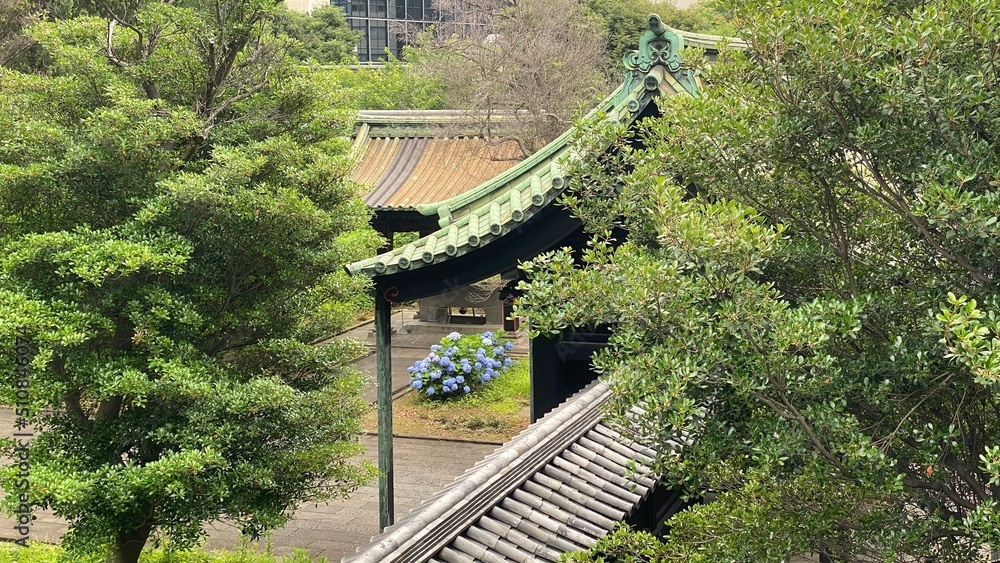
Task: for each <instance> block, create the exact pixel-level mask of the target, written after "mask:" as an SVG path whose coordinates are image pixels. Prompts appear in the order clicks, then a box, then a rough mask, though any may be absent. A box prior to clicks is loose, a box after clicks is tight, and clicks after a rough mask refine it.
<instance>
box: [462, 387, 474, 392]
mask: <svg viewBox="0 0 1000 563" xmlns="http://www.w3.org/2000/svg"><path fill="white" fill-rule="evenodd" d="M462 389H463V390H464V391H465V392H466V393H468V392H469V391H472V389H469V386H468V385H466V386H465V387H462Z"/></svg>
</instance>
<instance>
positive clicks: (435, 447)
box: [0, 407, 497, 563]
mask: <svg viewBox="0 0 1000 563" xmlns="http://www.w3.org/2000/svg"><path fill="white" fill-rule="evenodd" d="M13 423H14V416H13V411H12V409H10V408H7V407H0V429H2V432H0V435H3V436H7V437H9V436H10V435H11V433H12V429H13ZM361 443H362V444H363V445H364V446H365V448H366V450H367V451H366V453H365V455H364V456H362V459H367V460H369V461H371V462H372V463H375V460H376V452H377V448H376V437H375V436H370V435H365V436H362V437H361ZM496 447H497V446H496V445H495V444H479V443H467V442H450V441H444V440H427V439H414V438H399V437H397V438H396V439H395V441H394V453H395V456H394V457H395V461H396V468H395V472H396V475H395V510H396V515H397V516H403V515H404V514H406V513H407V512H409V510H410V509H411V508H414V507H416V506H417V505H419V504H420V502H421V501H422V500H424V499H427V498H430V497H431V496H432V495H433V494H434V493H436V492H437V491H439V490H441V489H442V488H443V487H444V486H445V485H447V484H449V483H450V482H451V481H453V480H454V479H455V477H457V476H459V475H461V474H462V473H464V472H465V470H466V469H468V468H470V467H472V466H473V465H475V464H476V462H478V461H479V460H481V459H482V458H483V457H485V456H486V455H487V454H489V453H490V452H492V451H493V450H494V449H495V448H496ZM35 516H37V520H36V521H35V523H34V525H33V527H32V530H31V536H30V537H31V539H32V540H34V541H45V542H50V543H56V542H58V541H59V538H60V537H62V535H63V534H64V533H65V532H66V524H65V522H64V521H63V520H62V519H60V518H57V517H56V516H54V515H53V514H52V513H51V511H36V512H35ZM13 526H14V522H13V520H12V519H11V518H8V517H6V516H0V539H15V538H17V537H19V536H18V534H17V533H16V532H15V531H14V529H13ZM206 529H207V531H208V542H207V543H206V546H205V547H207V548H208V549H233V548H236V547H239V546H240V545H241V539H240V534H239V530H237V529H236V528H235V527H233V526H232V525H230V524H226V523H215V524H214V525H212V526H208V527H207V528H206ZM377 533H378V486H377V484H372V485H370V486H366V487H362V488H360V489H358V490H357V491H355V492H354V493H353V494H352V495H351V496H350V498H348V499H346V500H336V501H331V502H330V503H329V504H321V505H303V506H301V507H300V508H299V510H298V511H297V512H296V513H295V518H294V519H293V520H292V521H291V522H289V523H288V524H287V525H286V526H285V527H283V528H281V529H278V530H275V531H274V532H273V533H272V534H271V537H270V544H271V546H272V550H273V552H274V553H276V554H279V555H283V554H287V553H291V551H292V549H293V548H297V547H299V548H303V549H305V550H307V551H308V552H309V555H310V556H311V557H312V558H314V559H318V558H320V557H326V558H327V559H328V560H329V561H330V562H331V563H333V562H336V561H340V560H341V558H343V557H344V556H346V555H349V554H351V553H354V550H355V549H357V547H358V546H361V545H367V544H368V542H369V541H370V540H371V537H372V536H374V535H375V534H377ZM266 544H267V540H263V541H261V542H260V543H259V548H260V549H261V550H263V549H265V548H266Z"/></svg>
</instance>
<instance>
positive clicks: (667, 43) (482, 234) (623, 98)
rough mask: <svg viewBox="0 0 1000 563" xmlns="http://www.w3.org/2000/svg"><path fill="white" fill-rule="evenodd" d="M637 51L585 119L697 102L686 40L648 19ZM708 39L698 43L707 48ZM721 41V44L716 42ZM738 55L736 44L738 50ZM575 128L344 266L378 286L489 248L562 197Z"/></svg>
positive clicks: (431, 208) (631, 116)
mask: <svg viewBox="0 0 1000 563" xmlns="http://www.w3.org/2000/svg"><path fill="white" fill-rule="evenodd" d="M648 27H649V30H648V31H646V32H645V33H643V35H642V37H641V38H640V42H639V50H638V51H633V52H631V53H629V54H627V55H626V56H625V57H624V64H625V81H624V83H623V84H622V85H621V86H619V87H618V88H617V89H616V90H615V91H614V92H613V93H612V94H611V95H610V96H608V97H607V98H605V99H604V100H603V101H602V102H601V103H600V104H598V106H597V107H596V108H594V109H593V110H592V111H591V112H590V113H589V114H588V115H587V117H586V118H585V121H586V120H587V119H593V118H595V117H596V116H599V115H603V116H604V117H605V119H608V120H611V121H615V122H619V123H625V124H629V123H632V122H633V121H635V120H636V119H637V118H638V116H639V115H640V114H641V113H642V110H643V109H645V108H646V106H647V105H648V104H649V103H650V102H651V101H652V100H653V99H654V98H655V97H658V96H665V95H674V94H682V93H683V94H686V95H690V96H695V97H697V96H698V95H699V94H698V92H699V88H700V77H699V76H698V74H697V73H696V72H695V71H694V70H693V69H691V68H690V67H687V66H685V65H684V63H683V60H682V59H681V56H680V50H681V49H683V47H684V39H683V37H682V35H681V34H679V33H677V32H675V31H673V30H671V29H669V28H667V27H666V26H664V25H663V23H662V21H661V20H660V18H659V16H657V15H655V14H653V15H650V16H649V19H648ZM710 39H711V38H710V37H709V36H698V37H697V38H696V42H697V43H699V44H704V43H706V42H708V41H709V40H710ZM715 39H717V40H721V39H722V38H721V37H720V38H715ZM734 44H735V45H736V46H737V47H738V46H740V45H739V44H738V43H734ZM575 133H576V131H575V128H574V129H570V130H569V131H567V132H565V133H563V134H562V135H560V136H559V137H558V138H556V139H555V140H553V141H552V142H551V143H549V144H548V145H546V146H545V147H544V148H542V149H541V150H540V151H538V152H537V153H535V154H533V155H532V156H531V157H529V158H528V159H526V160H524V161H522V162H521V163H520V164H518V165H517V166H515V167H513V168H511V169H510V170H508V171H506V172H504V173H503V174H500V175H498V176H496V177H494V178H493V179H491V180H489V181H488V182H485V183H483V184H481V185H479V186H477V187H475V188H473V189H471V190H469V191H467V192H465V193H463V194H460V195H457V196H455V197H453V198H450V199H447V200H444V201H441V202H437V203H432V204H426V205H419V206H417V211H419V212H420V213H421V214H423V215H427V216H434V215H437V217H438V226H439V227H440V229H439V230H437V231H435V232H434V233H431V234H430V235H428V236H425V237H423V238H421V239H419V240H417V241H415V242H413V243H412V244H409V245H407V246H405V247H402V248H394V249H392V250H390V251H388V252H385V253H383V254H380V255H378V256H375V257H373V258H369V259H367V260H362V261H359V262H355V263H353V264H350V265H348V266H347V270H348V271H349V272H351V273H353V274H358V273H364V274H366V275H368V276H371V277H373V278H378V277H382V276H387V275H392V274H394V273H397V272H400V271H412V270H414V269H417V268H421V267H425V266H428V265H430V264H435V263H438V262H442V261H445V260H449V259H451V258H454V257H457V256H462V255H464V254H466V253H468V252H471V251H472V250H473V249H475V248H478V247H481V246H484V245H486V244H489V243H491V242H493V241H495V240H497V239H499V238H502V237H503V236H504V235H505V234H506V233H508V232H510V231H512V230H514V229H516V228H517V227H518V225H520V224H522V223H524V222H525V221H527V220H529V219H530V218H531V217H532V216H534V215H535V214H537V213H538V212H539V211H541V210H542V209H544V208H545V206H547V205H551V204H552V202H553V201H554V200H555V199H556V198H557V197H558V196H559V195H560V194H561V193H562V192H563V191H564V190H565V188H566V185H567V178H566V176H565V168H566V165H567V163H569V162H572V161H575V160H577V159H579V155H577V154H576V153H575V151H574V149H573V146H572V145H571V143H570V140H571V139H572V137H573V135H574V134H575Z"/></svg>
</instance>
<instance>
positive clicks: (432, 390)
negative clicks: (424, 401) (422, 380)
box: [427, 387, 434, 397]
mask: <svg viewBox="0 0 1000 563" xmlns="http://www.w3.org/2000/svg"><path fill="white" fill-rule="evenodd" d="M433 394H434V388H433V387H428V388H427V396H428V397H430V396H431V395H433Z"/></svg>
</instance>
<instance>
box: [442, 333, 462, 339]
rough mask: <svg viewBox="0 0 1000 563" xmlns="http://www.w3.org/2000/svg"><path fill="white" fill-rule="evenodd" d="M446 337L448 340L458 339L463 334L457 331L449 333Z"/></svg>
mask: <svg viewBox="0 0 1000 563" xmlns="http://www.w3.org/2000/svg"><path fill="white" fill-rule="evenodd" d="M445 338H447V339H448V340H458V339H459V338H462V335H461V334H459V333H457V332H452V333H451V334H449V335H448V336H446V337H445Z"/></svg>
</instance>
